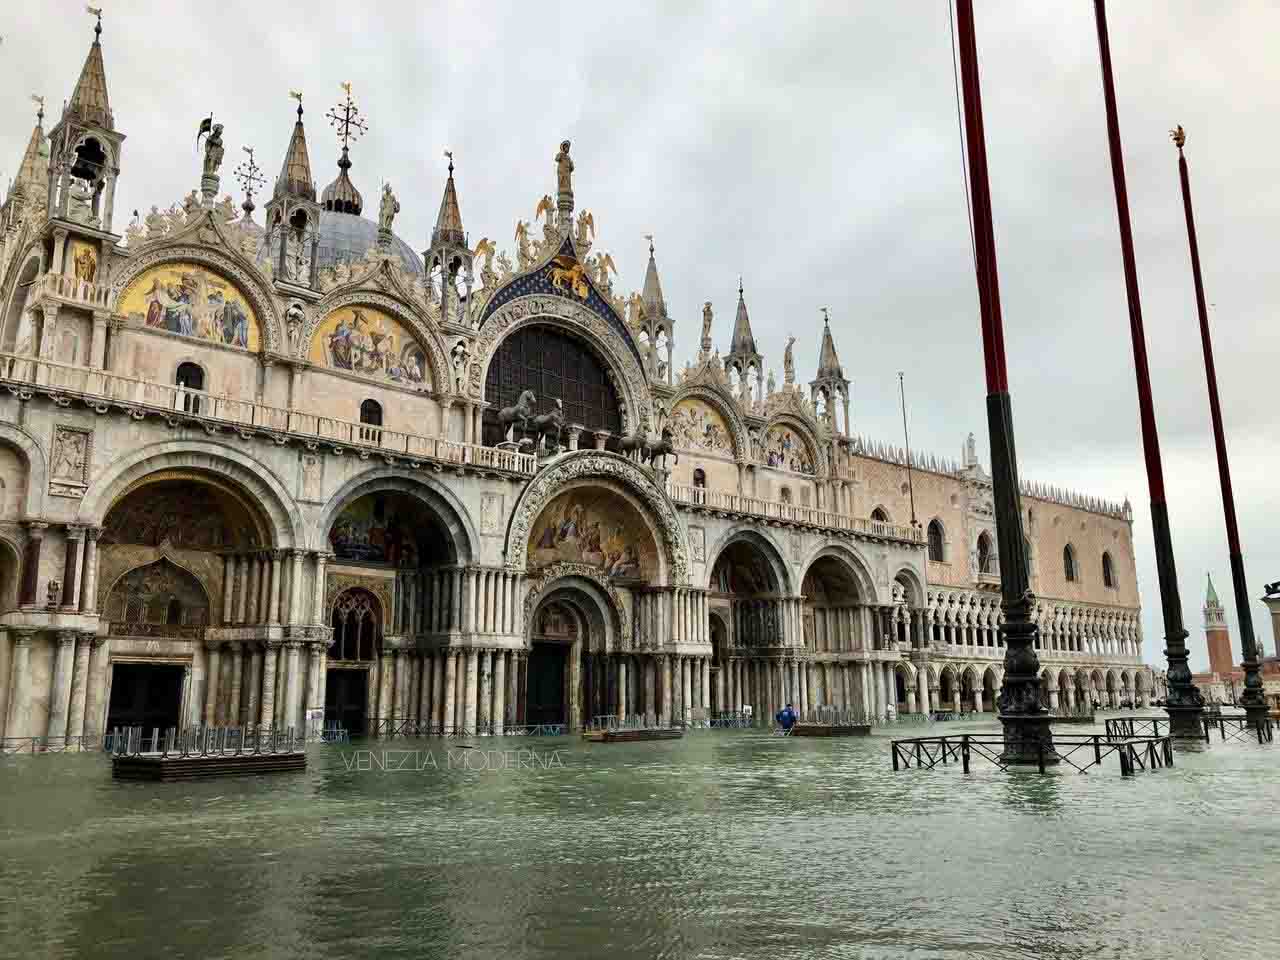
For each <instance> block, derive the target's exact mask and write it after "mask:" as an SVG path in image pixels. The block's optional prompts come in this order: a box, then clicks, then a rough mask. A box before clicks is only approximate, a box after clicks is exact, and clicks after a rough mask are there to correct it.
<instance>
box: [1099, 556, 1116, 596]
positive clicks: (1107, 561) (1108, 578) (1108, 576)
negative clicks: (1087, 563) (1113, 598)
mask: <svg viewBox="0 0 1280 960" xmlns="http://www.w3.org/2000/svg"><path fill="white" fill-rule="evenodd" d="M1102 585H1103V586H1104V587H1107V588H1111V587H1114V586H1115V585H1116V573H1115V570H1114V569H1113V568H1112V566H1111V554H1110V553H1107V552H1105V551H1104V552H1103V554H1102Z"/></svg>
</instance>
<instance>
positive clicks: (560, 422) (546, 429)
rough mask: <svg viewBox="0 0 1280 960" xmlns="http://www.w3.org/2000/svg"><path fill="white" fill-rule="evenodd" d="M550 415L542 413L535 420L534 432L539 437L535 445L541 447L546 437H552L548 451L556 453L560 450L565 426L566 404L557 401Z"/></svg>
mask: <svg viewBox="0 0 1280 960" xmlns="http://www.w3.org/2000/svg"><path fill="white" fill-rule="evenodd" d="M555 403H556V405H555V407H554V408H553V409H552V411H551V412H550V413H540V414H538V415H537V416H536V417H534V418H533V421H532V422H533V432H534V436H536V437H537V440H536V441H535V444H536V445H538V446H541V444H542V440H543V438H544V437H550V438H551V443H550V444H548V450H549V452H551V453H555V452H556V451H557V450H559V449H560V429H561V428H562V427H563V426H564V404H563V403H562V402H561V401H559V400H557V401H556V402H555Z"/></svg>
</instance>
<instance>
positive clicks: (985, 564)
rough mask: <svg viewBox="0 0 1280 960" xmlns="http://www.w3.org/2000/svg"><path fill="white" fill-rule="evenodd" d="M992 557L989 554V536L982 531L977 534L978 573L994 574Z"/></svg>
mask: <svg viewBox="0 0 1280 960" xmlns="http://www.w3.org/2000/svg"><path fill="white" fill-rule="evenodd" d="M993 566H994V563H993V556H992V552H991V534H989V533H987V531H985V530H983V531H982V533H980V534H978V572H979V573H994V572H995V571H994V570H993V569H992V568H993Z"/></svg>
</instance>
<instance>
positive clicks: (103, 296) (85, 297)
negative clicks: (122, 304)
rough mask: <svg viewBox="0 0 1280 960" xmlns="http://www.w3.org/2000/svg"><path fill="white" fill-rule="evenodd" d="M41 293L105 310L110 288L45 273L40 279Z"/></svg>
mask: <svg viewBox="0 0 1280 960" xmlns="http://www.w3.org/2000/svg"><path fill="white" fill-rule="evenodd" d="M40 290H41V292H42V293H44V294H47V295H49V296H51V297H57V298H58V299H59V300H71V301H73V302H74V303H80V304H84V305H85V306H88V307H92V308H95V309H98V310H106V309H107V305H108V303H109V302H110V300H111V288H110V287H104V286H103V285H102V284H100V283H90V282H88V281H87V280H81V279H79V278H78V277H68V276H65V275H63V274H61V273H46V274H45V275H44V276H43V277H41V278H40Z"/></svg>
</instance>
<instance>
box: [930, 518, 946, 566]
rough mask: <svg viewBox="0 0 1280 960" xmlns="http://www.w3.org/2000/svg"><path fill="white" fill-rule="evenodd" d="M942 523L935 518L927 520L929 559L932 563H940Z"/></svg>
mask: <svg viewBox="0 0 1280 960" xmlns="http://www.w3.org/2000/svg"><path fill="white" fill-rule="evenodd" d="M942 539H943V538H942V524H940V523H939V522H938V521H937V520H930V521H929V559H930V560H932V561H933V562H934V563H942V559H943V557H942Z"/></svg>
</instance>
